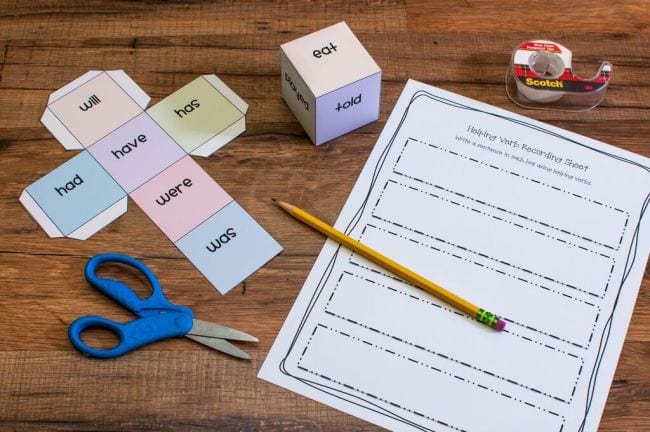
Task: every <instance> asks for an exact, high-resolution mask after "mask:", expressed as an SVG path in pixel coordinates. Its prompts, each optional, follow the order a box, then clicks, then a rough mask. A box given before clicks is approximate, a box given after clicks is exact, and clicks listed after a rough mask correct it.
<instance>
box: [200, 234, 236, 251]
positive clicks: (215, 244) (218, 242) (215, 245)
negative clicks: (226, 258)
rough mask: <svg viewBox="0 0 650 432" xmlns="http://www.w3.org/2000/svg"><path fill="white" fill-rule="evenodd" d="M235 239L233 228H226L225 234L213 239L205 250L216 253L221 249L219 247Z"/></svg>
mask: <svg viewBox="0 0 650 432" xmlns="http://www.w3.org/2000/svg"><path fill="white" fill-rule="evenodd" d="M235 237H237V233H236V232H235V229H234V228H228V229H227V230H226V232H225V233H223V234H221V235H220V236H219V237H217V238H215V239H214V240H213V241H211V242H210V244H209V245H207V246H206V247H205V248H206V249H207V250H208V251H209V252H216V251H217V250H219V249H221V246H223V245H225V244H226V243H228V242H229V241H231V240H232V239H234V238H235Z"/></svg>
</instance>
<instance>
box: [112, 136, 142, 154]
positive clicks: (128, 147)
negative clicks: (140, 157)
mask: <svg viewBox="0 0 650 432" xmlns="http://www.w3.org/2000/svg"><path fill="white" fill-rule="evenodd" d="M146 142H147V136H146V135H138V136H137V137H135V138H133V141H129V142H127V143H126V144H124V145H123V146H122V148H121V149H120V150H111V153H112V154H113V156H115V159H118V160H119V159H120V158H121V157H123V156H125V155H127V154H129V153H131V152H132V151H133V150H135V149H137V148H138V143H140V144H142V143H146Z"/></svg>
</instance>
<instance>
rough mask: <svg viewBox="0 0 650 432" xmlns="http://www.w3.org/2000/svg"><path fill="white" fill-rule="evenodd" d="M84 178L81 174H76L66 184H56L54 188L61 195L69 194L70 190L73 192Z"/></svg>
mask: <svg viewBox="0 0 650 432" xmlns="http://www.w3.org/2000/svg"><path fill="white" fill-rule="evenodd" d="M83 182H84V180H83V179H82V178H81V176H80V175H79V174H76V175H75V176H74V177H72V180H70V181H69V182H67V183H66V184H64V185H63V186H58V187H57V186H54V190H55V191H56V192H57V193H58V194H59V196H63V195H67V194H68V192H72V191H73V190H74V189H75V188H76V187H77V186H79V185H81V184H83Z"/></svg>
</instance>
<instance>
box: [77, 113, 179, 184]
mask: <svg viewBox="0 0 650 432" xmlns="http://www.w3.org/2000/svg"><path fill="white" fill-rule="evenodd" d="M88 151H89V152H90V153H91V154H92V155H93V157H94V158H95V159H97V161H98V162H99V163H100V165H102V166H103V167H104V169H106V171H108V173H109V174H110V175H111V176H112V177H113V178H114V179H115V181H117V183H118V184H119V185H120V186H122V188H123V189H124V190H125V191H126V192H127V193H130V192H132V191H133V190H135V189H136V188H138V187H139V186H141V185H142V184H144V183H146V182H147V181H148V180H150V179H152V178H153V177H155V176H156V175H157V174H158V173H160V172H161V171H163V170H164V169H165V168H167V167H169V166H170V165H172V164H173V163H174V162H176V161H177V160H179V159H180V158H182V157H183V156H185V151H184V150H183V149H182V148H181V147H180V146H179V145H178V144H176V142H175V141H174V140H172V139H171V138H170V137H169V135H167V133H166V132H165V131H164V130H163V129H162V128H161V127H160V126H158V124H157V123H156V122H154V121H153V119H152V118H151V117H150V116H149V114H147V113H142V114H140V115H139V116H137V117H135V118H134V119H133V120H131V121H129V122H128V123H126V124H124V125H123V126H122V127H120V128H118V129H116V130H114V131H113V132H111V133H110V134H108V135H106V136H105V137H104V138H102V139H101V140H99V141H97V142H96V143H95V144H93V145H92V146H90V147H88Z"/></svg>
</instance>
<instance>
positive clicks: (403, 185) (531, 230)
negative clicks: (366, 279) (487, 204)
mask: <svg viewBox="0 0 650 432" xmlns="http://www.w3.org/2000/svg"><path fill="white" fill-rule="evenodd" d="M388 181H389V182H390V183H393V184H396V185H398V186H402V187H406V188H408V189H411V190H414V191H417V192H420V193H421V194H423V195H428V196H430V197H433V198H436V199H438V200H441V201H446V202H449V203H451V204H454V205H456V206H458V207H461V208H464V209H467V210H471V211H473V212H475V213H479V214H481V215H483V216H487V217H491V218H493V219H496V220H498V221H500V222H504V223H507V224H510V225H514V226H516V227H517V228H520V229H523V230H526V231H530V232H533V233H535V234H538V235H540V236H542V237H548V238H550V239H552V240H556V241H558V242H561V243H562V244H567V245H569V246H573V247H577V248H579V249H582V250H585V251H587V252H591V253H592V254H594V255H599V256H603V257H605V258H608V259H612V258H611V257H610V256H608V255H605V254H603V253H600V252H597V251H594V250H591V249H587V248H586V247H584V246H581V245H578V244H575V243H571V242H568V241H566V240H562V239H559V238H557V237H554V236H552V235H550V234H547V233H544V232H541V231H538V230H536V229H532V228H528V227H525V226H523V225H521V224H519V223H517V222H512V221H509V220H506V219H503V218H500V217H498V216H495V215H492V214H490V213H486V212H484V211H481V210H478V209H476V208H473V207H469V206H466V205H463V204H460V203H458V202H456V201H453V200H450V199H448V198H445V197H442V196H440V195H436V194H434V193H431V192H427V191H424V190H422V189H418V188H416V187H413V186H410V185H407V184H404V183H401V182H398V181H395V180H391V179H389V180H388ZM453 193H457V192H453ZM375 208H376V207H375ZM393 223H394V224H395V225H397V223H395V222H393ZM549 227H550V226H549ZM550 228H554V227H550ZM556 229H557V228H556ZM418 233H419V234H422V233H420V232H418ZM459 247H460V248H462V249H464V248H463V247H462V246H459Z"/></svg>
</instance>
